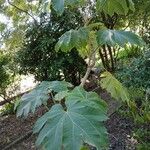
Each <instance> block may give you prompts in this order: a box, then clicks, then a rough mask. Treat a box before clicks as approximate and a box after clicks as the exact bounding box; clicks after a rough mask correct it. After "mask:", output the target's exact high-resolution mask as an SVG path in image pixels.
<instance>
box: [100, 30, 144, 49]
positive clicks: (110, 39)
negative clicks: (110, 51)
mask: <svg viewBox="0 0 150 150" xmlns="http://www.w3.org/2000/svg"><path fill="white" fill-rule="evenodd" d="M97 42H98V44H99V45H104V44H108V45H110V46H115V45H119V46H121V47H124V46H125V45H126V44H127V43H129V44H132V45H138V46H141V45H143V41H142V39H141V38H140V37H139V36H137V35H136V34H134V33H132V32H130V31H119V30H99V31H98V32H97Z"/></svg>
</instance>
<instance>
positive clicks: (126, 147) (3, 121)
mask: <svg viewBox="0 0 150 150" xmlns="http://www.w3.org/2000/svg"><path fill="white" fill-rule="evenodd" d="M95 91H96V92H97V93H98V94H100V95H101V97H102V98H103V99H105V100H106V102H107V103H108V106H109V112H108V113H109V116H110V117H109V120H108V121H107V122H106V127H107V129H108V133H109V141H110V146H109V150H135V145H136V140H134V139H133V138H132V129H133V122H132V121H131V120H130V119H126V118H124V117H122V116H121V115H119V114H118V113H117V112H115V111H116V109H117V108H119V107H120V104H119V103H118V102H115V101H114V100H113V99H112V98H111V97H110V95H109V94H108V93H106V92H105V91H103V90H101V89H97V90H95ZM44 112H45V110H44V108H42V107H41V108H39V109H38V111H37V112H36V114H35V115H30V116H29V117H28V118H27V119H21V118H16V116H15V115H9V116H3V117H0V150H6V147H7V146H8V145H9V144H10V143H12V142H13V141H15V140H16V139H18V138H19V137H21V136H23V135H25V134H26V133H28V132H30V131H31V130H32V127H33V124H34V123H35V121H36V120H37V118H38V117H40V116H41V115H42V114H44ZM35 140H36V135H31V134H29V136H27V137H26V138H25V139H23V141H20V142H18V143H17V144H15V145H13V146H12V147H11V148H8V149H7V150H37V148H36V147H35V144H34V143H35ZM91 150H95V148H93V147H91Z"/></svg>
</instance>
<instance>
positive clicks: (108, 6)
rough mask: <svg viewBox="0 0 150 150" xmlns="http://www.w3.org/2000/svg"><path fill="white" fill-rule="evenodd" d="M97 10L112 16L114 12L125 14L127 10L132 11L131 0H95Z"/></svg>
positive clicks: (132, 4)
mask: <svg viewBox="0 0 150 150" xmlns="http://www.w3.org/2000/svg"><path fill="white" fill-rule="evenodd" d="M96 5H97V10H98V11H100V12H104V13H106V14H109V15H110V16H112V15H113V14H114V13H117V14H120V15H126V14H127V13H128V12H129V10H132V11H134V3H133V1H132V0H97V4H96Z"/></svg>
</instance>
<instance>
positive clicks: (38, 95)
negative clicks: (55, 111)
mask: <svg viewBox="0 0 150 150" xmlns="http://www.w3.org/2000/svg"><path fill="white" fill-rule="evenodd" d="M71 86H72V85H71V84H70V83H68V82H65V81H52V82H48V81H43V82H42V83H41V84H39V85H38V86H37V87H36V88H35V89H33V90H32V91H31V92H29V93H28V94H25V95H23V96H22V98H21V102H20V105H19V107H18V109H17V116H24V117H27V115H28V114H29V112H32V113H34V112H35V109H36V108H37V107H39V106H41V105H42V104H44V105H45V104H46V103H47V100H48V99H49V98H50V96H49V93H50V92H52V91H54V92H56V93H58V92H61V91H66V90H68V87H71Z"/></svg>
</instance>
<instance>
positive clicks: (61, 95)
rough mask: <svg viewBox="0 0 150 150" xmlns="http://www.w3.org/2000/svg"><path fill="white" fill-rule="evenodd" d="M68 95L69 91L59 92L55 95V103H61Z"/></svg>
mask: <svg viewBox="0 0 150 150" xmlns="http://www.w3.org/2000/svg"><path fill="white" fill-rule="evenodd" d="M68 94H69V91H68V90H67V91H61V92H59V93H57V94H56V95H55V97H54V100H55V101H61V100H62V99H64V98H65V97H66V96H67V95H68Z"/></svg>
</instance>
